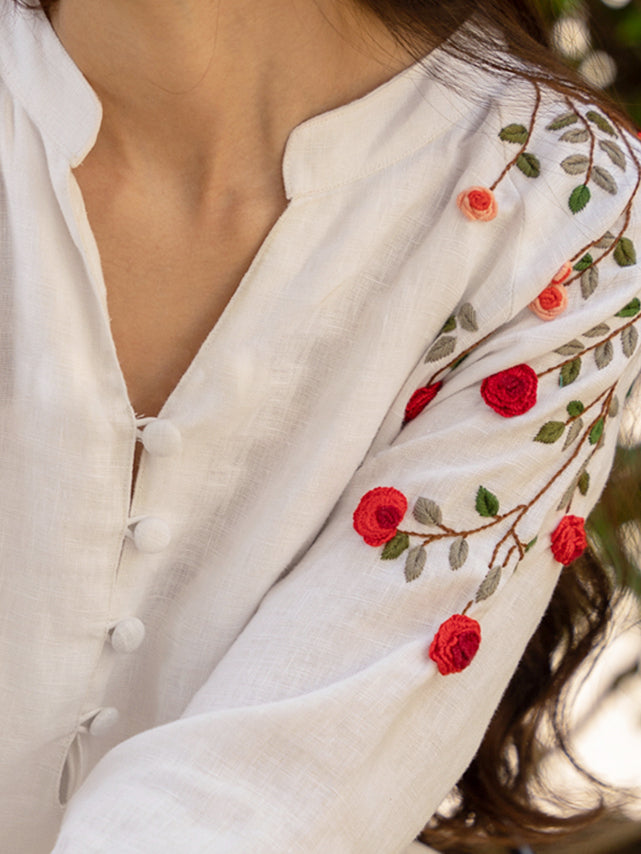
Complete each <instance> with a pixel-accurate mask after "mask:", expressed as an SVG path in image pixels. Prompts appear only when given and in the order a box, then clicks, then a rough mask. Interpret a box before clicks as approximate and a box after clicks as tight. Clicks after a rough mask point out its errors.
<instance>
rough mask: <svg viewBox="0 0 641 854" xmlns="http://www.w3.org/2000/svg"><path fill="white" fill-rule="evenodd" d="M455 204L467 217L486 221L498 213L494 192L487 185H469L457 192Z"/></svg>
mask: <svg viewBox="0 0 641 854" xmlns="http://www.w3.org/2000/svg"><path fill="white" fill-rule="evenodd" d="M456 204H457V205H458V206H459V208H460V210H461V211H462V212H463V213H464V214H465V216H466V217H467V218H468V219H473V220H478V221H480V222H488V221H489V220H491V219H494V217H495V216H496V215H497V213H498V205H497V204H496V199H495V198H494V193H493V192H492V191H491V190H488V189H487V187H470V188H469V189H467V190H463V192H462V193H459V194H458V197H457V199H456Z"/></svg>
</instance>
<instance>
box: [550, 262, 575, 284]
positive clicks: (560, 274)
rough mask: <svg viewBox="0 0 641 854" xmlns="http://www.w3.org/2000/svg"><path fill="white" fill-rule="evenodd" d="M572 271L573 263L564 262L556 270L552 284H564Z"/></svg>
mask: <svg viewBox="0 0 641 854" xmlns="http://www.w3.org/2000/svg"><path fill="white" fill-rule="evenodd" d="M571 272H572V264H570V263H566V264H563V266H562V267H559V269H558V270H557V271H556V273H555V274H554V275H553V276H552V281H551V282H550V284H551V285H562V284H563V282H565V280H566V279H568V278H569V277H570V273H571Z"/></svg>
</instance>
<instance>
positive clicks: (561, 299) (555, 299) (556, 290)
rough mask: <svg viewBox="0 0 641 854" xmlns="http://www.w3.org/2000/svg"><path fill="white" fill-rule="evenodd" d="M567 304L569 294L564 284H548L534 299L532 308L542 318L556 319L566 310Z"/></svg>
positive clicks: (531, 304)
mask: <svg viewBox="0 0 641 854" xmlns="http://www.w3.org/2000/svg"><path fill="white" fill-rule="evenodd" d="M567 304H568V295H567V291H566V290H565V288H564V287H563V285H548V286H547V288H545V290H543V291H541V293H540V294H539V295H538V297H537V298H536V299H535V300H532V302H531V303H530V309H531V311H533V312H534V314H536V316H537V317H540V318H541V320H554V318H555V317H558V315H559V314H561V312H563V311H565V309H566V308H567Z"/></svg>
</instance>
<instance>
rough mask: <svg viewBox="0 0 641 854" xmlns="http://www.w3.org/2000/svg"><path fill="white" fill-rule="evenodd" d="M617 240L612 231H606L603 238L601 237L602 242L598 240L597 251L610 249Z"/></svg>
mask: <svg viewBox="0 0 641 854" xmlns="http://www.w3.org/2000/svg"><path fill="white" fill-rule="evenodd" d="M615 239H616V238H615V236H614V235H613V234H612V232H611V231H606V233H605V234H604V235H603V237H601V239H600V240H597V242H596V243H595V244H594V246H595V248H596V249H609V248H610V246H612V244H613V243H614V241H615Z"/></svg>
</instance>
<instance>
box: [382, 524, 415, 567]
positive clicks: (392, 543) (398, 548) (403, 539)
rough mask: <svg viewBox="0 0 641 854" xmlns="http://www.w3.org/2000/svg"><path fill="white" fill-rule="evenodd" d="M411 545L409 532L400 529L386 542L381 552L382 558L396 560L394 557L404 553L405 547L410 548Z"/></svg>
mask: <svg viewBox="0 0 641 854" xmlns="http://www.w3.org/2000/svg"><path fill="white" fill-rule="evenodd" d="M409 546H410V538H409V537H408V536H407V534H403V533H401V531H399V532H398V533H397V535H396V536H395V537H394V539H393V540H389V541H388V542H387V543H385V548H384V549H383V552H382V554H381V560H394V558H397V557H398V556H399V555H402V554H403V552H404V551H405V549H408V548H409Z"/></svg>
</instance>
